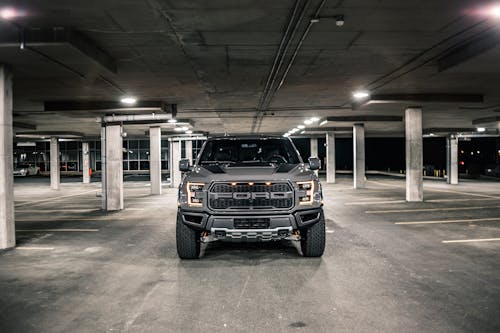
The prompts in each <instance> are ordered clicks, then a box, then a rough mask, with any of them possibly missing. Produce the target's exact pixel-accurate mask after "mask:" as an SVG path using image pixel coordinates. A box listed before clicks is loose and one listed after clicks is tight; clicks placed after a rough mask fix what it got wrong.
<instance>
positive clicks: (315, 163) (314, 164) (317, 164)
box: [309, 157, 321, 170]
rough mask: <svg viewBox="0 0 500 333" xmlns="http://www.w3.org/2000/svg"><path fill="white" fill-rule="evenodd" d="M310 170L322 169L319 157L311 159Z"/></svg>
mask: <svg viewBox="0 0 500 333" xmlns="http://www.w3.org/2000/svg"><path fill="white" fill-rule="evenodd" d="M309 168H310V169H311V170H319V169H321V160H320V159H319V158H317V157H309Z"/></svg>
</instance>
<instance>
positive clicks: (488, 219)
mask: <svg viewBox="0 0 500 333" xmlns="http://www.w3.org/2000/svg"><path fill="white" fill-rule="evenodd" d="M488 221H499V222H500V217H488V218H482V219H464V220H436V221H412V222H395V223H394V224H400V225H408V224H440V223H469V222H488Z"/></svg>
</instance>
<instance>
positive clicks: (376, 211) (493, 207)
mask: <svg viewBox="0 0 500 333" xmlns="http://www.w3.org/2000/svg"><path fill="white" fill-rule="evenodd" d="M498 208H500V206H481V207H446V208H420V209H393V210H367V211H365V213H367V214H388V213H412V212H439V211H452V210H476V209H498Z"/></svg>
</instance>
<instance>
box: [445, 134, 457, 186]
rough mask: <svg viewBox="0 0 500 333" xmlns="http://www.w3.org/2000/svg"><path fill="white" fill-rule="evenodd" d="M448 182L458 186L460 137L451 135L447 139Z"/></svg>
mask: <svg viewBox="0 0 500 333" xmlns="http://www.w3.org/2000/svg"><path fill="white" fill-rule="evenodd" d="M446 162H447V163H446V169H447V172H446V174H447V179H446V182H447V183H448V184H451V185H458V137H457V136H456V135H450V136H448V137H447V138H446Z"/></svg>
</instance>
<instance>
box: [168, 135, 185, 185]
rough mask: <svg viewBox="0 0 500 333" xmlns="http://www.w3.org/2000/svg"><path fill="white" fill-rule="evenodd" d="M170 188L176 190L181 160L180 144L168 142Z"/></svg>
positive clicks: (178, 142) (179, 180)
mask: <svg viewBox="0 0 500 333" xmlns="http://www.w3.org/2000/svg"><path fill="white" fill-rule="evenodd" d="M169 152H170V158H169V166H170V167H169V169H170V187H174V188H177V187H178V186H179V184H180V182H181V177H182V174H181V171H180V170H179V161H180V159H181V142H180V141H170V149H169Z"/></svg>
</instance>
